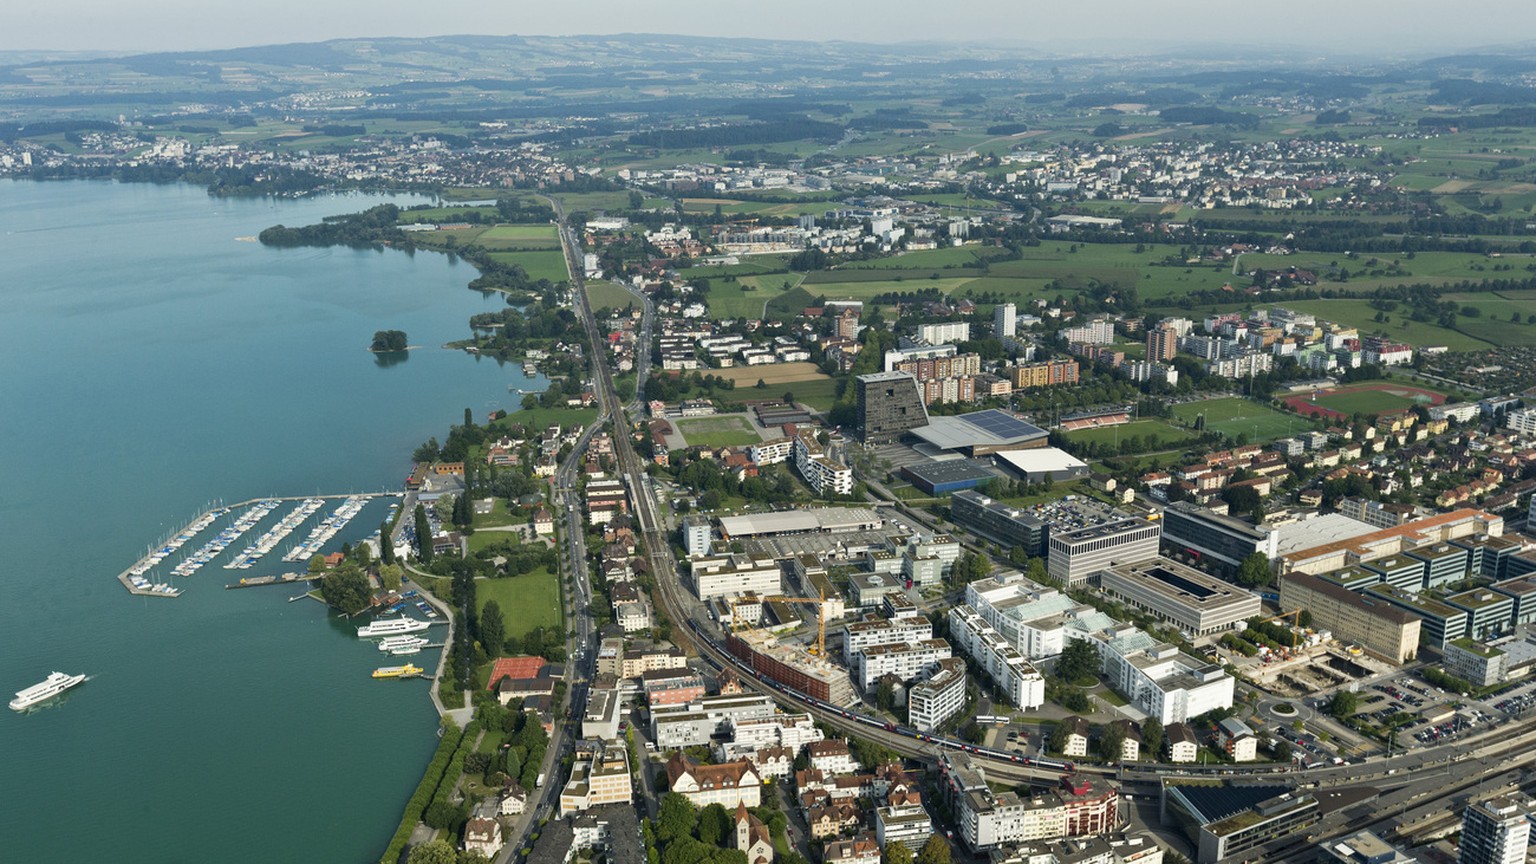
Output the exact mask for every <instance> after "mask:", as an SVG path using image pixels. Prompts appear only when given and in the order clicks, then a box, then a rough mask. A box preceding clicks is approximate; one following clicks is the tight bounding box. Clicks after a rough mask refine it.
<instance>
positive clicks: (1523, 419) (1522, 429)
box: [1504, 408, 1536, 435]
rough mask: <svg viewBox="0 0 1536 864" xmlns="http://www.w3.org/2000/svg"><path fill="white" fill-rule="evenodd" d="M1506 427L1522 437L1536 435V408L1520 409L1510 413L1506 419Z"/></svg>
mask: <svg viewBox="0 0 1536 864" xmlns="http://www.w3.org/2000/svg"><path fill="white" fill-rule="evenodd" d="M1504 426H1505V428H1507V429H1510V430H1513V431H1515V432H1519V433H1520V434H1521V435H1536V408H1519V409H1516V410H1514V411H1511V412H1509V414H1508V415H1507V416H1506V417H1505V418H1504Z"/></svg>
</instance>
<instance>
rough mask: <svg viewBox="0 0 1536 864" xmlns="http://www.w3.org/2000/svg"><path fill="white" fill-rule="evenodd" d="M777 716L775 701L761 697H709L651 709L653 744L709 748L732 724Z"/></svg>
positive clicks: (670, 747) (658, 745)
mask: <svg viewBox="0 0 1536 864" xmlns="http://www.w3.org/2000/svg"><path fill="white" fill-rule="evenodd" d="M773 715H774V705H773V699H771V698H769V697H767V696H761V695H756V694H753V695H747V694H732V695H723V696H705V697H703V698H701V699H696V700H694V701H693V702H688V703H684V704H676V705H656V706H654V707H652V708H651V740H653V741H655V742H656V746H657V747H660V748H662V749H675V748H678V747H692V746H694V745H697V744H708V743H709V739H710V738H713V737H714V736H715V735H721V734H725V732H726V731H727V730H728V729H729V728H730V725H731V723H733V722H736V721H740V720H747V719H752V718H757V717H772V716H773Z"/></svg>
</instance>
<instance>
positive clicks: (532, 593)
mask: <svg viewBox="0 0 1536 864" xmlns="http://www.w3.org/2000/svg"><path fill="white" fill-rule="evenodd" d="M491 600H495V601H496V605H498V606H500V607H501V615H502V617H503V618H504V619H506V622H507V634H508V635H510V636H522V635H524V634H526V633H528V632H529V631H530V630H532V629H533V628H535V627H555V626H558V625H559V624H560V623H561V622H560V579H559V577H557V576H556V575H555V574H554V573H551V572H550V571H549V570H548V569H547V568H544V567H540V568H539V569H537V570H534V571H532V572H530V573H525V574H523V575H522V576H508V577H507V578H505V579H478V580H476V581H475V602H476V603H477V604H478V605H479V607H480V608H481V609H484V608H485V604H486V603H487V602H488V601H491Z"/></svg>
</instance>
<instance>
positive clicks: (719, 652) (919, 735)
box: [688, 618, 1077, 774]
mask: <svg viewBox="0 0 1536 864" xmlns="http://www.w3.org/2000/svg"><path fill="white" fill-rule="evenodd" d="M688 626H689V627H691V628H692V629H693V633H694V635H695V636H696V637H698V638H699V639H700V640H701V641H703V642H705V643H707V644H708V645H709V647H710V648H711V649H713V653H714V655H716V656H719V657H724V658H725V659H726V660H727V661H729V662H730V664H731V665H732V666H734V667H735V671H737V672H740V673H741V674H743V675H745V676H747V677H749V678H752V679H755V680H757V681H761V682H762V683H764V684H766V685H768V686H769V687H772V688H773V689H774V690H777V691H779V692H780V693H783V694H785V695H787V696H792V697H794V698H796V699H799V700H800V701H802V702H805V703H807V704H810V705H813V706H815V707H816V708H819V709H821V710H823V711H828V712H831V713H833V714H837V715H840V716H842V717H843V718H844V719H847V720H851V721H853V722H855V723H859V724H862V725H864V726H872V727H874V728H876V729H882V730H884V731H886V732H889V733H891V734H893V735H900V736H902V737H904V738H911V739H913V740H915V741H921V742H923V743H925V744H932V745H934V746H935V747H942V748H945V749H949V750H961V751H964V752H966V753H974V754H976V755H978V756H983V757H985V758H988V759H996V760H998V761H1000V762H1013V763H1017V764H1019V765H1023V766H1025V767H1029V768H1039V769H1041V770H1044V771H1060V772H1062V773H1065V774H1071V773H1073V772H1075V771H1076V770H1077V764H1076V763H1074V762H1063V761H1060V760H1057V759H1045V758H1040V757H1036V756H1027V755H1025V754H1023V753H1014V752H1011V751H1008V750H997V749H994V748H991V747H982V746H980V745H977V744H968V743H966V742H964V741H957V740H955V739H953V738H945V737H943V736H942V735H929V734H928V733H926V732H919V731H917V730H916V729H913V728H912V727H911V726H903V725H900V724H897V723H892V722H890V721H889V720H881V719H880V718H878V717H871V716H869V715H868V714H860V713H859V712H857V711H853V710H850V709H848V708H846V707H843V706H840V705H833V704H832V703H830V702H825V701H822V700H821V699H817V698H816V697H815V696H811V695H809V694H807V693H801V692H800V691H799V690H795V689H793V688H791V687H786V686H784V685H783V684H780V683H779V682H777V681H774V680H772V679H771V678H764V677H762V676H760V675H758V674H757V673H756V672H754V671H753V670H752V669H750V668H748V667H747V666H746V665H745V664H744V663H742V662H741V661H740V660H739V659H737V658H736V656H735V655H733V654H732V653H731V652H729V651H727V650H725V647H724V646H723V645H721V644H720V643H719V642H717V641H715V639H714V638H713V637H712V636H710V635H709V634H708V633H706V632H705V631H704V628H703V627H701V626H699V622H698V621H695V620H694V619H692V618H689V619H688ZM703 656H705V657H706V659H712V658H710V657H709V655H703ZM716 665H718V663H717V664H716Z"/></svg>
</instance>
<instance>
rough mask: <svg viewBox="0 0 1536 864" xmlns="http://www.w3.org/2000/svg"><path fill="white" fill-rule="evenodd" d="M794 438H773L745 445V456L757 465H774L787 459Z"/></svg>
mask: <svg viewBox="0 0 1536 864" xmlns="http://www.w3.org/2000/svg"><path fill="white" fill-rule="evenodd" d="M793 450H794V439H792V438H774V439H771V440H768V441H759V442H757V443H756V444H749V445H747V458H748V459H751V460H752V461H753V462H756V463H757V464H759V465H775V464H778V463H779V462H784V461H787V460H788V459H789V456H790V453H791V452H792V451H793Z"/></svg>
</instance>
